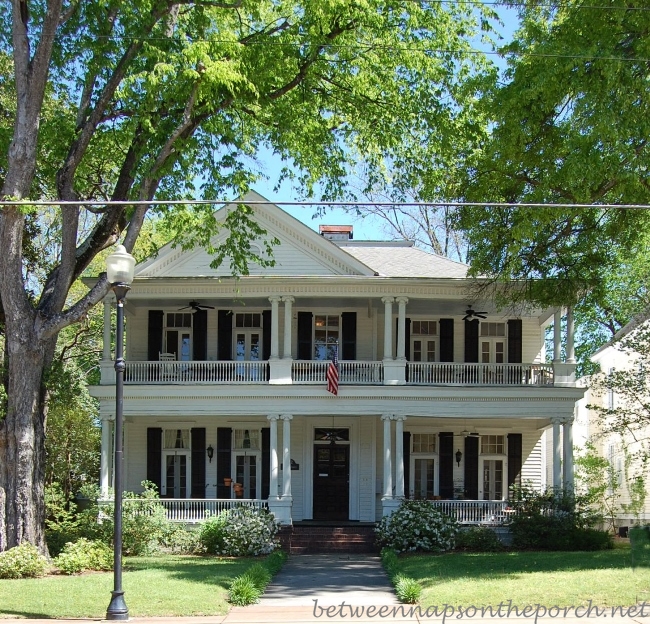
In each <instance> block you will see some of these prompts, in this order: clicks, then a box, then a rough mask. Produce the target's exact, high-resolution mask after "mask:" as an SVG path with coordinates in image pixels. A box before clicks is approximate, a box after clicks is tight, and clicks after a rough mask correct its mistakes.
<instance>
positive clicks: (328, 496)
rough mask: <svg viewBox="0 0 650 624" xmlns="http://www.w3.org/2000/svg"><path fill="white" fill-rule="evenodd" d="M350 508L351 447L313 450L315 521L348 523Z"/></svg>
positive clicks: (330, 446)
mask: <svg viewBox="0 0 650 624" xmlns="http://www.w3.org/2000/svg"><path fill="white" fill-rule="evenodd" d="M349 506H350V447H349V446H347V445H334V446H332V445H330V444H327V445H324V444H316V445H315V446H314V520H347V519H348V509H349Z"/></svg>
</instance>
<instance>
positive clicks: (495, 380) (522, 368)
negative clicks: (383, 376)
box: [407, 362, 553, 386]
mask: <svg viewBox="0 0 650 624" xmlns="http://www.w3.org/2000/svg"><path fill="white" fill-rule="evenodd" d="M407 371H408V374H407V383H408V384H414V385H472V386H477V385H478V386H552V385H553V365H552V364H457V363H453V362H408V363H407Z"/></svg>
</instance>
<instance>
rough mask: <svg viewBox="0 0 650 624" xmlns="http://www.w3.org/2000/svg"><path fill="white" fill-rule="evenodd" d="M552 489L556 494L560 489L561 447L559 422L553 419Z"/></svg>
mask: <svg viewBox="0 0 650 624" xmlns="http://www.w3.org/2000/svg"><path fill="white" fill-rule="evenodd" d="M551 422H552V423H553V489H554V490H555V491H556V492H557V491H559V490H560V488H561V487H562V464H561V458H562V446H561V443H560V420H559V419H557V418H553V419H552V420H551Z"/></svg>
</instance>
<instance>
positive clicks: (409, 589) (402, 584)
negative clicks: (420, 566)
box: [393, 574, 422, 604]
mask: <svg viewBox="0 0 650 624" xmlns="http://www.w3.org/2000/svg"><path fill="white" fill-rule="evenodd" d="M393 584H394V585H395V593H396V594H397V598H398V599H399V601H400V602H404V603H407V604H415V603H416V602H418V600H420V596H421V595H422V586H421V585H420V584H419V583H418V582H417V581H416V580H415V579H412V578H410V577H408V576H404V575H403V574H398V575H396V576H395V578H394V579H393Z"/></svg>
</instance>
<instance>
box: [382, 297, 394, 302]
mask: <svg viewBox="0 0 650 624" xmlns="http://www.w3.org/2000/svg"><path fill="white" fill-rule="evenodd" d="M393 301H395V297H382V298H381V302H382V303H393Z"/></svg>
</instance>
